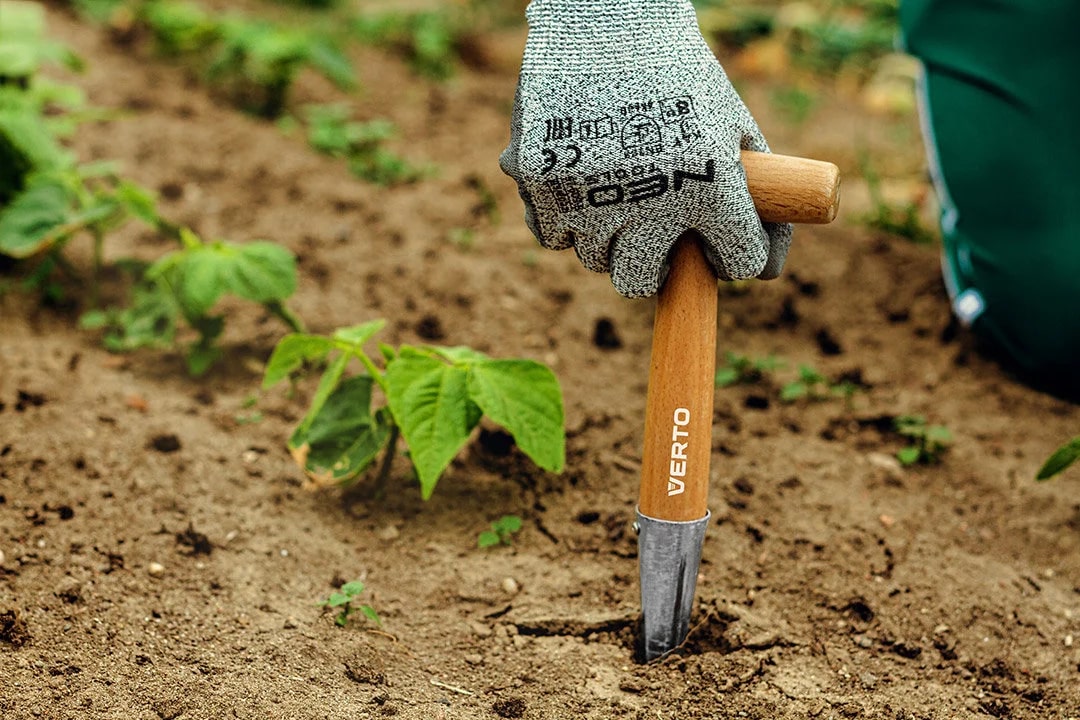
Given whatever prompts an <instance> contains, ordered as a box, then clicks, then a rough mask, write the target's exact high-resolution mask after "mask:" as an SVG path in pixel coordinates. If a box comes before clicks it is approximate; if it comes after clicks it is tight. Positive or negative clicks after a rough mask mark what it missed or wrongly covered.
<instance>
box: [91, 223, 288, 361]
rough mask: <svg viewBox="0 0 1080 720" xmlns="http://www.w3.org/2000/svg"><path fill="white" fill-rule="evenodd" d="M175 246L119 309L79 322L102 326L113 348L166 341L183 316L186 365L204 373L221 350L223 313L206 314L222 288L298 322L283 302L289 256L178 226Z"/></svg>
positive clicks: (275, 248)
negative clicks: (191, 335) (189, 334)
mask: <svg viewBox="0 0 1080 720" xmlns="http://www.w3.org/2000/svg"><path fill="white" fill-rule="evenodd" d="M178 234H179V237H180V242H181V244H182V247H181V249H179V250H176V251H174V252H171V253H168V254H167V255H165V256H163V257H162V258H160V259H158V260H157V261H155V262H154V263H153V264H151V265H150V266H149V267H148V268H146V269H145V271H144V272H141V273H140V272H139V271H138V269H136V275H137V276H140V275H141V279H139V280H138V281H137V282H136V284H135V287H134V289H133V291H132V302H131V304H130V306H128V307H126V308H121V309H117V308H112V309H107V310H97V311H91V312H88V313H86V314H85V315H84V316H83V318H82V325H83V327H84V328H87V329H101V330H104V331H105V335H104V343H105V346H106V347H107V348H108V349H110V350H113V351H116V352H126V351H131V350H135V349H138V348H142V347H157V348H171V347H173V346H174V345H175V343H176V339H177V329H178V326H179V323H180V321H181V320H183V321H184V322H185V323H186V324H187V325H188V327H190V329H192V330H194V331H195V333H196V334H197V338H196V339H195V340H194V341H193V342H191V343H189V344H188V345H187V346H186V348H185V359H186V362H187V366H188V371H189V372H190V373H191V374H192V375H195V376H198V375H202V374H204V373H205V372H206V371H207V370H209V369H210V367H211V366H212V365H213V364H214V363H215V362H216V361H217V360H218V359H220V358H221V357H222V354H223V352H222V350H221V348H220V347H218V345H217V341H218V339H219V338H220V337H221V334H222V333H223V332H224V330H225V315H224V313H222V314H211V311H212V310H213V308H214V307H215V305H217V303H218V301H219V300H220V299H221V298H222V297H223V296H225V295H232V296H235V297H238V298H241V299H243V300H250V301H252V302H256V303H259V304H261V305H262V306H263V307H264V308H265V309H266V311H267V312H269V313H270V314H271V315H274V316H275V317H277V318H279V319H280V320H281V321H282V322H284V323H285V324H286V325H287V326H288V327H289V328H290V329H292V330H294V331H299V330H302V329H303V324H302V323H301V321H300V319H299V318H298V317H297V316H296V315H294V314H293V313H292V312H291V311H290V310H289V309H288V308H287V307H286V306H285V304H284V302H285V300H286V299H288V298H289V297H290V296H291V295H292V294H293V292H295V290H296V259H295V257H294V256H293V254H292V253H291V252H290V251H289V250H287V249H286V248H284V247H282V246H280V245H276V244H274V243H270V242H251V243H246V244H237V243H231V242H228V241H225V240H218V241H215V242H205V241H203V240H202V239H201V238H200V237H198V236H197V235H196V234H195V233H194V232H192V231H191V230H189V229H187V228H180V229H178Z"/></svg>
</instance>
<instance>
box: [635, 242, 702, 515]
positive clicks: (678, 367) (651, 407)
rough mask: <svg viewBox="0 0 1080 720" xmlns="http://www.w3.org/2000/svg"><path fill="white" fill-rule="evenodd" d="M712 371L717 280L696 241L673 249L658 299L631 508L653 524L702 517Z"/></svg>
mask: <svg viewBox="0 0 1080 720" xmlns="http://www.w3.org/2000/svg"><path fill="white" fill-rule="evenodd" d="M715 372H716V275H715V274H714V273H713V270H712V267H710V266H709V263H708V262H707V261H706V260H705V255H704V253H703V252H702V250H701V245H700V244H699V243H698V240H697V237H696V236H695V235H694V234H692V233H687V234H686V235H684V236H683V237H681V238H680V239H679V241H678V243H677V244H676V245H675V249H674V251H673V252H672V256H671V270H670V272H669V273H668V279H667V281H666V282H665V283H664V288H663V290H662V291H661V292H660V295H659V296H658V297H657V302H656V320H655V322H654V324H653V343H652V360H651V362H650V365H649V391H648V397H647V399H646V403H645V447H644V448H643V453H642V458H641V496H640V498H639V501H638V509H639V510H640V511H641V513H642V514H643V515H647V516H649V517H651V518H656V519H657V520H672V521H676V522H687V521H690V520H700V519H701V518H703V517H705V512H706V510H707V505H708V495H709V457H710V455H711V454H712V414H713V389H714V387H715V382H714V374H715Z"/></svg>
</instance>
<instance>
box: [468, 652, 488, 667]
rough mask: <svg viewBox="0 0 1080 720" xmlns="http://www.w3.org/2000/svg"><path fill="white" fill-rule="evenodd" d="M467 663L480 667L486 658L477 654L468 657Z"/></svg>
mask: <svg viewBox="0 0 1080 720" xmlns="http://www.w3.org/2000/svg"><path fill="white" fill-rule="evenodd" d="M465 662H467V663H469V664H470V665H479V664H481V663H483V662H484V658H483V657H482V656H480V655H476V654H473V655H466V656H465Z"/></svg>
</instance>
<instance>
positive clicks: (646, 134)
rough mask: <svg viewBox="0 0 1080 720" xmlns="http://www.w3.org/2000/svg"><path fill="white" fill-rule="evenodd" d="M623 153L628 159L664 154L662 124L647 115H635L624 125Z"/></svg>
mask: <svg viewBox="0 0 1080 720" xmlns="http://www.w3.org/2000/svg"><path fill="white" fill-rule="evenodd" d="M622 146H623V151H624V153H625V154H626V157H628V158H636V157H644V156H646V155H656V154H658V153H661V152H663V150H664V142H663V139H662V137H661V136H660V123H658V122H656V121H655V120H653V119H652V118H651V117H648V116H647V115H635V116H633V117H632V118H630V120H628V121H627V123H626V124H625V125H623V129H622Z"/></svg>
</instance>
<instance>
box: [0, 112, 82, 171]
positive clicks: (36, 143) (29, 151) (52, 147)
mask: <svg viewBox="0 0 1080 720" xmlns="http://www.w3.org/2000/svg"><path fill="white" fill-rule="evenodd" d="M0 136H2V138H3V141H4V143H5V144H10V146H11V147H12V148H14V149H15V151H16V152H17V153H18V154H19V155H20V156H21V157H22V159H23V161H24V162H25V163H27V168H26V172H49V171H52V170H59V169H62V168H65V167H68V166H70V165H71V156H70V155H69V154H67V153H66V152H64V151H63V150H62V149H61V148H60V145H59V144H58V143H57V142H56V139H55V138H54V137H53V136H52V134H51V133H50V132H49V130H48V128H46V127H45V124H44V123H43V122H42V118H41V115H40V113H39V112H38V111H32V110H29V109H28V108H25V107H24V108H23V109H21V110H2V111H0Z"/></svg>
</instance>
